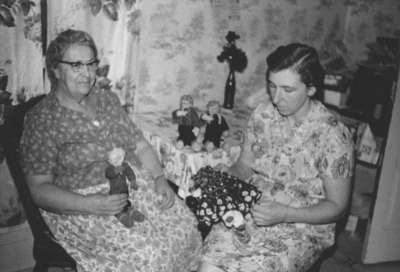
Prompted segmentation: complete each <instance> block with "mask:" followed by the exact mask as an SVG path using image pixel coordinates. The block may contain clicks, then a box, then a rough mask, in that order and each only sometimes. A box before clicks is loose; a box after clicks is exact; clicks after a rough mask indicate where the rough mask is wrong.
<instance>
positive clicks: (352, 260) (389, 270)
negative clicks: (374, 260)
mask: <svg viewBox="0 0 400 272" xmlns="http://www.w3.org/2000/svg"><path fill="white" fill-rule="evenodd" d="M337 245H338V246H337V249H336V250H335V251H334V253H333V256H331V257H330V258H328V259H326V260H325V261H324V262H323V263H322V266H321V269H320V272H398V271H400V261H399V262H392V263H381V264H373V265H365V264H362V263H361V251H362V245H363V238H362V236H361V235H359V234H358V233H356V232H354V233H350V232H348V231H343V232H342V233H341V234H340V235H339V237H338V242H337Z"/></svg>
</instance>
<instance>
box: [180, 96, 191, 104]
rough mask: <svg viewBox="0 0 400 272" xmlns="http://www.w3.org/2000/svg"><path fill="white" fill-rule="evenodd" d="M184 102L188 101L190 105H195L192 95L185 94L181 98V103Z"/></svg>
mask: <svg viewBox="0 0 400 272" xmlns="http://www.w3.org/2000/svg"><path fill="white" fill-rule="evenodd" d="M182 101H188V102H189V103H190V104H192V105H193V97H192V96H191V95H188V94H185V95H182V96H181V103H182Z"/></svg>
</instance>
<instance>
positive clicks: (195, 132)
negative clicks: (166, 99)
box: [172, 95, 229, 152]
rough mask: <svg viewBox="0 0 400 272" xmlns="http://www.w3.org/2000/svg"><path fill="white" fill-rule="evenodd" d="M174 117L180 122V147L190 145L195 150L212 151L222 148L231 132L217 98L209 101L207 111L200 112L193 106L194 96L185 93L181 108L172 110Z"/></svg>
mask: <svg viewBox="0 0 400 272" xmlns="http://www.w3.org/2000/svg"><path fill="white" fill-rule="evenodd" d="M172 119H173V121H174V122H175V123H177V124H178V133H179V136H178V138H177V139H176V147H177V148H178V149H182V148H184V147H190V148H191V149H192V150H193V151H201V150H204V149H205V150H206V151H208V152H210V151H213V150H215V149H217V148H220V147H221V144H222V143H223V142H224V139H225V138H226V137H227V136H228V134H229V126H228V124H227V122H226V120H225V118H224V117H223V116H222V114H221V106H220V104H219V102H218V101H216V100H211V101H210V102H208V104H207V112H205V113H202V114H199V113H198V112H197V110H196V109H195V108H194V106H193V98H192V97H191V96H190V95H183V96H182V97H181V99H180V107H179V109H176V110H174V111H173V112H172Z"/></svg>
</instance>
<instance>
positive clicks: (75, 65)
mask: <svg viewBox="0 0 400 272" xmlns="http://www.w3.org/2000/svg"><path fill="white" fill-rule="evenodd" d="M57 62H58V63H62V64H68V65H70V66H71V68H72V70H74V71H76V72H78V71H80V70H81V69H82V67H83V65H85V66H88V68H89V69H93V68H97V66H98V65H99V63H100V60H99V59H97V58H96V59H94V60H90V61H88V62H86V63H83V62H82V61H65V60H57ZM93 64H95V66H92V65H93ZM92 67H93V68H92Z"/></svg>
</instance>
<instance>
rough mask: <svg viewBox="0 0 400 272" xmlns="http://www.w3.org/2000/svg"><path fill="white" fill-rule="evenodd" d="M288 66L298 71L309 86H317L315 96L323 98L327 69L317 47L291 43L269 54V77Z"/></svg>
mask: <svg viewBox="0 0 400 272" xmlns="http://www.w3.org/2000/svg"><path fill="white" fill-rule="evenodd" d="M288 68H289V69H291V70H293V71H295V72H297V73H298V74H299V75H300V79H301V81H302V82H303V83H304V84H305V85H306V86H307V87H315V89H316V93H315V95H314V97H315V98H317V99H321V96H322V90H323V87H324V77H325V71H324V69H323V67H322V65H321V63H320V61H319V57H318V53H317V51H316V50H315V48H313V47H311V46H309V45H305V44H301V43H291V44H288V45H284V46H279V47H278V48H277V49H275V50H274V51H273V52H272V53H271V54H269V55H268V57H267V74H266V76H267V77H268V75H269V73H270V72H279V71H282V70H284V69H288Z"/></svg>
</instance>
